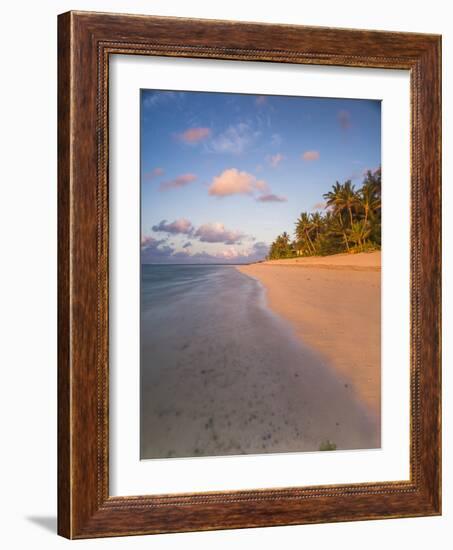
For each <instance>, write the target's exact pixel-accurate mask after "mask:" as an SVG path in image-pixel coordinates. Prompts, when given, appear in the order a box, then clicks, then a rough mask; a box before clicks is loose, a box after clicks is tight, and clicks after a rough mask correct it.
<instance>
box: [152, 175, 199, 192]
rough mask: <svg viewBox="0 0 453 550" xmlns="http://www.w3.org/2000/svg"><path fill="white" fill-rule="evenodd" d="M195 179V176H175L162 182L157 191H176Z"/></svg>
mask: <svg viewBox="0 0 453 550" xmlns="http://www.w3.org/2000/svg"><path fill="white" fill-rule="evenodd" d="M196 179H197V176H196V175H195V174H181V175H180V176H177V177H176V178H174V179H172V180H169V181H163V182H162V183H161V184H160V186H159V190H160V191H168V189H177V188H178V187H184V186H185V185H188V184H189V183H192V182H193V181H195V180H196Z"/></svg>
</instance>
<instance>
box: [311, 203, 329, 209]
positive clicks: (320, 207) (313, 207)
mask: <svg viewBox="0 0 453 550" xmlns="http://www.w3.org/2000/svg"><path fill="white" fill-rule="evenodd" d="M326 206H327V204H326V203H325V202H317V203H316V204H314V205H313V206H312V207H311V209H312V210H324V209H325V208H326Z"/></svg>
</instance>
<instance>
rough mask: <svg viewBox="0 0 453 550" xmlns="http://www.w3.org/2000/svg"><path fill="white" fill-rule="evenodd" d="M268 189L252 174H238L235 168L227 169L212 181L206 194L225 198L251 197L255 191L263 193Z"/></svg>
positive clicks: (263, 182)
mask: <svg viewBox="0 0 453 550" xmlns="http://www.w3.org/2000/svg"><path fill="white" fill-rule="evenodd" d="M268 189H269V187H268V185H267V183H266V182H265V181H263V180H258V179H256V177H255V176H254V175H253V174H249V173H248V172H240V171H239V170H237V168H229V169H228V170H224V171H223V172H222V173H221V174H220V175H219V176H216V177H215V178H214V179H213V180H212V183H211V185H210V186H209V190H208V193H209V194H210V195H214V196H217V197H226V196H229V195H251V194H252V193H253V192H255V191H259V192H261V193H264V192H266V191H267V190H268Z"/></svg>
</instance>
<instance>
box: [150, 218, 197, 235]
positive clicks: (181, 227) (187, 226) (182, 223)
mask: <svg viewBox="0 0 453 550" xmlns="http://www.w3.org/2000/svg"><path fill="white" fill-rule="evenodd" d="M152 230H153V231H156V232H157V231H162V232H164V233H172V234H173V235H178V234H183V235H190V234H191V233H192V232H193V230H194V227H193V225H192V223H191V222H190V221H189V220H187V219H186V218H180V219H179V220H175V221H174V222H172V223H167V220H162V221H161V222H160V223H159V224H157V225H153V227H152Z"/></svg>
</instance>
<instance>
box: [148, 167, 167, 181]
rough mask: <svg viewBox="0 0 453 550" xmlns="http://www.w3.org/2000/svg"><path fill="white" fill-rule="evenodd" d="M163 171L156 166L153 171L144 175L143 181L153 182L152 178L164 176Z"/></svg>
mask: <svg viewBox="0 0 453 550" xmlns="http://www.w3.org/2000/svg"><path fill="white" fill-rule="evenodd" d="M164 173H165V172H164V169H163V168H160V167H159V166H157V167H156V168H153V170H150V171H149V172H146V173H145V179H147V180H148V181H150V180H153V179H154V178H158V177H159V176H163V175H164Z"/></svg>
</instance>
